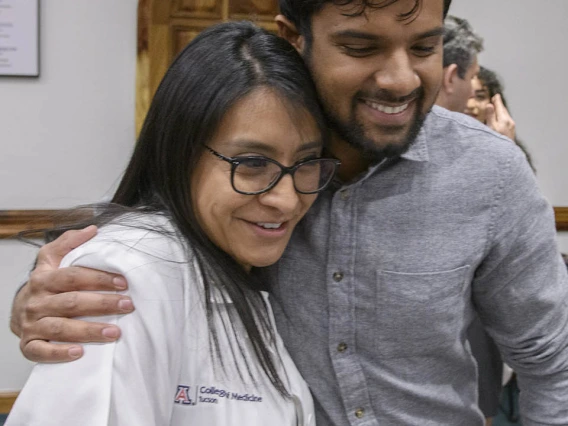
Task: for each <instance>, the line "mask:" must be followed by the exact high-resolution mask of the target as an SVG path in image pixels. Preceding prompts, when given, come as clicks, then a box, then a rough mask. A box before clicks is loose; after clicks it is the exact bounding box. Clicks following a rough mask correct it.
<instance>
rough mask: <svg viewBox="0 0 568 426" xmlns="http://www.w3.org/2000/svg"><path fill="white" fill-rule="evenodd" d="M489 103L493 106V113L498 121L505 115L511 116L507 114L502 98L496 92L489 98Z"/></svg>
mask: <svg viewBox="0 0 568 426" xmlns="http://www.w3.org/2000/svg"><path fill="white" fill-rule="evenodd" d="M491 103H492V104H493V106H494V107H495V115H496V118H497V120H498V121H501V120H503V119H505V118H506V117H507V116H509V117H511V116H510V115H509V111H507V108H506V107H505V105H504V104H503V98H501V95H499V94H497V95H495V96H493V98H491Z"/></svg>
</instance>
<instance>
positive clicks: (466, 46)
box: [436, 15, 483, 112]
mask: <svg viewBox="0 0 568 426" xmlns="http://www.w3.org/2000/svg"><path fill="white" fill-rule="evenodd" d="M481 51H483V39H482V38H481V37H480V36H478V35H477V34H476V33H475V32H474V31H473V28H472V27H471V25H469V23H468V22H467V21H466V20H465V19H461V18H457V17H455V16H451V15H450V16H448V17H447V18H446V20H445V21H444V74H443V81H442V87H441V88H440V92H439V93H438V98H437V99H436V105H439V106H441V107H443V108H446V109H449V110H450V111H455V112H463V111H464V110H465V109H466V107H467V103H468V100H469V99H470V98H471V97H472V96H473V86H472V82H473V79H474V77H475V76H476V75H477V74H478V72H479V65H478V61H477V55H478V54H479V53H480V52H481Z"/></svg>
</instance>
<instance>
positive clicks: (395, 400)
mask: <svg viewBox="0 0 568 426" xmlns="http://www.w3.org/2000/svg"><path fill="white" fill-rule="evenodd" d="M555 235H556V234H555V228H554V216H553V211H552V208H551V207H550V205H549V204H548V203H547V202H546V200H545V199H544V198H543V197H542V195H541V194H540V192H539V190H538V189H537V185H536V181H535V178H534V176H533V173H532V171H531V170H530V168H529V166H528V164H527V161H526V159H525V158H524V156H523V154H522V153H521V151H520V150H519V149H518V148H517V147H516V146H515V145H514V144H513V143H512V142H511V141H509V140H508V139H506V138H503V137H501V136H498V135H497V134H495V133H493V132H492V131H491V130H489V129H488V128H487V127H485V126H483V125H481V124H478V123H477V122H476V121H474V120H472V119H470V118H469V117H466V116H464V115H461V114H454V113H450V112H448V111H446V110H444V109H441V108H438V107H434V109H433V110H432V112H431V113H430V114H429V115H428V117H427V120H426V122H425V125H424V127H423V129H422V131H421V133H420V135H419V137H418V138H417V140H416V142H415V143H414V144H413V145H412V147H411V148H410V150H409V151H408V152H407V153H405V154H404V155H402V157H401V158H399V159H395V160H387V161H385V162H383V163H381V164H379V165H378V166H376V167H374V168H372V169H371V170H369V171H368V173H367V174H366V175H365V176H363V177H362V178H361V179H359V180H357V181H356V182H354V183H351V184H349V185H345V186H339V187H337V188H335V190H330V191H327V192H325V193H323V194H321V195H320V197H319V198H318V200H317V202H316V204H315V205H314V207H313V208H312V209H311V211H310V212H309V213H308V215H307V216H306V218H305V219H304V220H303V221H302V222H301V223H300V224H299V225H298V228H297V229H296V231H295V232H294V235H293V238H292V241H291V243H290V245H289V248H288V249H287V251H286V253H285V254H284V257H283V258H282V259H281V261H280V262H279V263H278V264H277V265H275V266H274V267H272V268H271V269H270V270H269V271H267V272H269V273H270V274H271V283H272V284H271V285H272V287H271V292H272V296H271V301H272V303H273V307H274V313H275V315H276V320H277V325H278V329H279V331H280V333H281V335H282V338H283V339H284V341H285V343H286V346H287V348H288V350H289V352H290V353H291V355H292V357H293V358H294V360H295V361H296V363H297V365H298V367H299V369H300V371H301V372H302V374H303V375H304V377H305V379H306V380H307V381H308V383H309V385H310V387H311V389H312V392H313V395H314V398H315V404H316V409H317V413H318V422H319V425H322V426H325V425H337V426H345V425H353V426H355V425H358V426H363V425H388V426H392V425H416V426H426V425H436V426H440V425H460V426H469V425H476V426H478V425H482V424H483V416H482V414H481V411H480V410H479V409H478V407H477V403H476V401H477V391H476V386H477V384H476V367H475V363H474V361H473V358H472V356H471V352H470V348H469V345H468V343H467V341H466V329H467V327H468V324H469V323H470V320H471V318H472V312H473V310H474V309H476V310H477V311H478V313H479V315H480V317H481V319H482V321H483V323H484V324H485V326H486V328H487V329H488V332H489V333H490V334H491V336H492V337H493V338H494V339H495V341H496V342H497V343H498V344H499V346H500V348H501V350H502V352H503V354H504V356H505V358H506V360H507V362H508V363H510V365H511V366H513V368H514V369H515V371H516V372H517V374H518V376H519V382H520V386H521V388H522V393H521V404H522V411H523V413H524V416H525V417H524V423H523V424H524V425H525V426H529V425H541V424H547V425H552V424H554V425H568V349H567V345H568V326H567V324H568V278H567V274H566V267H565V266H564V264H563V263H562V260H561V258H560V255H559V253H558V249H557V246H556V242H555Z"/></svg>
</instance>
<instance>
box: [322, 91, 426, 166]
mask: <svg viewBox="0 0 568 426" xmlns="http://www.w3.org/2000/svg"><path fill="white" fill-rule="evenodd" d="M363 97H367V98H371V99H381V100H385V101H389V102H395V103H404V100H400V98H397V99H395V98H393V97H392V96H389V95H388V94H387V95H385V94H384V93H383V94H382V95H379V96H376V95H372V96H363V95H362V94H357V95H356V96H354V98H353V102H352V103H351V114H350V117H349V120H348V121H347V122H345V121H341V119H340V118H339V117H338V115H337V114H336V113H335V111H333V108H331V107H330V105H329V103H327V102H325V100H323V101H322V103H323V107H324V112H325V115H326V118H327V120H328V123H329V126H330V128H331V129H332V130H333V131H335V132H336V133H337V134H338V135H339V137H340V138H341V139H343V140H344V141H345V142H347V143H348V144H349V145H351V146H353V147H355V148H356V149H357V150H359V151H361V152H362V153H363V155H364V156H365V158H366V159H368V160H369V161H370V162H371V163H376V162H379V161H381V160H382V159H383V158H389V157H398V156H400V155H402V154H404V153H405V152H406V151H408V149H409V148H410V146H411V145H412V144H413V143H414V141H415V140H416V137H417V136H418V134H419V133H420V129H421V128H422V124H424V120H425V119H426V114H425V113H423V112H422V109H423V107H424V89H423V88H422V87H420V88H418V89H417V90H416V91H414V92H413V93H412V94H411V95H409V96H406V97H405V98H412V99H415V102H416V107H415V113H414V116H413V117H412V121H411V124H410V127H409V128H408V130H407V131H406V134H405V135H404V136H403V138H402V141H401V140H399V139H398V138H396V139H393V140H392V141H386V143H384V141H381V144H380V145H381V146H378V145H377V144H376V143H375V141H374V140H373V139H372V138H371V137H368V136H367V135H366V131H365V126H364V125H363V124H362V123H360V122H359V121H358V120H357V117H356V114H355V111H356V108H357V103H358V102H360V101H359V99H361V98H363ZM401 127H402V126H377V125H375V128H380V130H381V133H383V136H381V138H382V139H388V138H389V133H390V134H392V135H393V136H394V137H396V136H395V135H397V134H400V132H401Z"/></svg>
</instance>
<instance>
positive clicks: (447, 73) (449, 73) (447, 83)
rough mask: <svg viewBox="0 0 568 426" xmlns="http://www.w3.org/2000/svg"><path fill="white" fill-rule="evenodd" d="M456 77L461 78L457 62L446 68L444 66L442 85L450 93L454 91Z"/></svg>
mask: <svg viewBox="0 0 568 426" xmlns="http://www.w3.org/2000/svg"><path fill="white" fill-rule="evenodd" d="M456 78H460V76H459V75H458V66H457V64H450V65H448V66H447V67H446V68H444V77H443V82H442V86H443V88H444V91H445V92H446V93H448V94H452V93H454V85H455V82H456Z"/></svg>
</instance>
